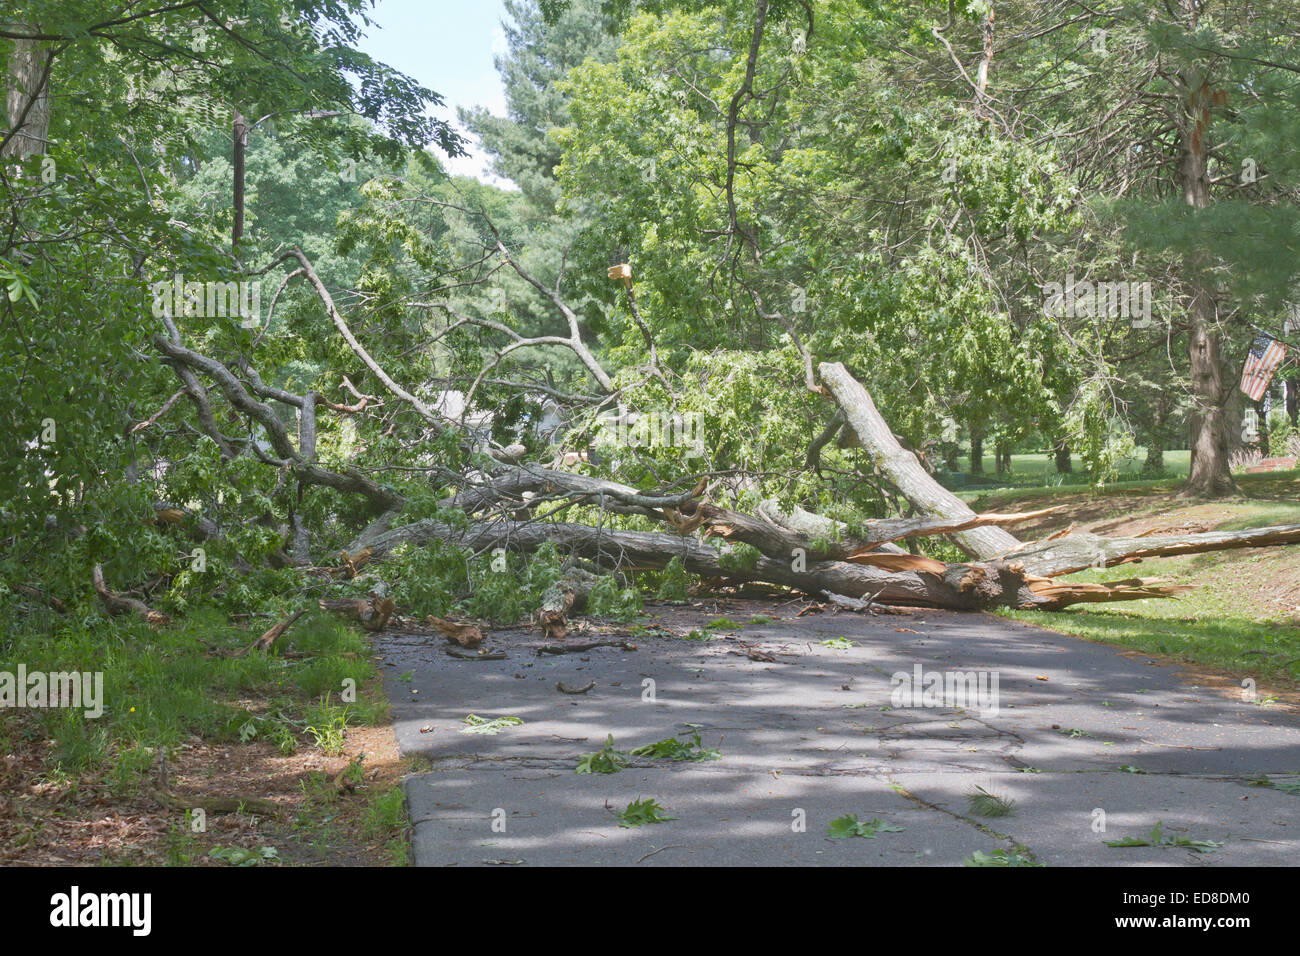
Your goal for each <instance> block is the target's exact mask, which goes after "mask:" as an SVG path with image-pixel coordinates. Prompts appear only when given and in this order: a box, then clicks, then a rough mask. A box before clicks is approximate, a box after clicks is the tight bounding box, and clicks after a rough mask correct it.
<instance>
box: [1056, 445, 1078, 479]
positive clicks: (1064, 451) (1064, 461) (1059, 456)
mask: <svg viewBox="0 0 1300 956" xmlns="http://www.w3.org/2000/svg"><path fill="white" fill-rule="evenodd" d="M1052 456H1053V457H1054V458H1055V459H1056V473H1057V474H1058V475H1068V474H1070V473H1071V472H1072V471H1074V466H1073V465H1072V464H1071V463H1070V443H1069V442H1068V441H1066V440H1065V439H1064V438H1058V439H1057V440H1056V441H1054V442H1053V443H1052Z"/></svg>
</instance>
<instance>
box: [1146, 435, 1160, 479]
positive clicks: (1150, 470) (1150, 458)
mask: <svg viewBox="0 0 1300 956" xmlns="http://www.w3.org/2000/svg"><path fill="white" fill-rule="evenodd" d="M1142 473H1143V474H1144V475H1163V474H1164V473H1165V443H1164V442H1163V441H1162V440H1161V439H1159V438H1152V439H1151V440H1150V441H1149V442H1148V443H1147V460H1146V461H1145V462H1144V463H1143V465H1142Z"/></svg>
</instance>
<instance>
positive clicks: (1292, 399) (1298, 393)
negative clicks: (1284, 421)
mask: <svg viewBox="0 0 1300 956" xmlns="http://www.w3.org/2000/svg"><path fill="white" fill-rule="evenodd" d="M1282 387H1283V388H1285V389H1286V413H1287V416H1288V417H1290V419H1291V427H1292V428H1300V379H1294V378H1293V379H1291V380H1290V381H1287V382H1283V383H1282Z"/></svg>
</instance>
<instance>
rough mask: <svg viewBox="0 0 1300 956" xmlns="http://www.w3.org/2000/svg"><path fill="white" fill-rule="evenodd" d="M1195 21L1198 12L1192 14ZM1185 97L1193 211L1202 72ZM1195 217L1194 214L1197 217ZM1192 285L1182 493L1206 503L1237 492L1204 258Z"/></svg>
mask: <svg viewBox="0 0 1300 956" xmlns="http://www.w3.org/2000/svg"><path fill="white" fill-rule="evenodd" d="M1191 15H1192V16H1193V17H1195V12H1194V11H1192V14H1191ZM1182 81H1183V84H1182V92H1183V95H1184V103H1185V104H1186V108H1185V109H1184V110H1182V111H1181V112H1180V114H1179V122H1178V126H1179V136H1180V140H1181V142H1180V146H1181V150H1182V156H1181V157H1180V160H1179V164H1178V176H1179V185H1180V187H1181V189H1182V193H1183V201H1184V202H1185V203H1187V205H1189V206H1191V207H1192V208H1193V209H1204V208H1205V207H1207V206H1208V205H1209V204H1210V182H1209V176H1208V171H1207V167H1206V156H1207V150H1208V146H1209V144H1208V138H1209V133H1210V130H1209V127H1210V101H1211V98H1212V94H1211V92H1210V88H1209V84H1208V83H1207V82H1206V81H1205V80H1204V79H1203V78H1202V77H1201V76H1200V74H1199V73H1198V72H1195V71H1192V70H1188V71H1186V72H1185V73H1184V74H1183V75H1182ZM1193 215H1194V214H1193ZM1184 263H1185V268H1186V271H1187V274H1188V277H1189V280H1190V282H1191V285H1192V304H1191V308H1190V309H1189V310H1188V316H1187V319H1188V326H1189V331H1188V336H1187V355H1188V360H1189V363H1190V369H1191V380H1192V398H1193V400H1194V401H1195V403H1196V405H1195V408H1194V409H1193V410H1192V414H1191V416H1190V425H1191V436H1190V443H1191V449H1192V466H1191V473H1190V474H1189V475H1188V477H1187V483H1186V485H1184V491H1185V492H1187V493H1190V494H1193V495H1198V496H1201V497H1206V498H1218V497H1222V496H1224V495H1230V494H1235V493H1236V492H1237V486H1236V483H1235V482H1233V480H1232V474H1231V472H1230V471H1229V470H1228V454H1227V446H1226V442H1225V441H1224V439H1225V437H1226V433H1225V431H1224V425H1225V423H1224V420H1223V402H1224V398H1225V391H1224V388H1223V359H1222V357H1221V355H1220V352H1219V336H1218V332H1217V330H1216V329H1215V328H1214V321H1215V315H1216V312H1217V309H1216V305H1215V301H1214V296H1213V294H1212V293H1211V291H1210V289H1209V288H1208V287H1207V286H1206V280H1205V278H1204V272H1205V270H1204V268H1203V267H1204V266H1205V265H1206V262H1205V256H1204V254H1203V253H1193V254H1190V255H1188V256H1187V257H1186V258H1185V259H1184Z"/></svg>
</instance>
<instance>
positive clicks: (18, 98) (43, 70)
mask: <svg viewBox="0 0 1300 956" xmlns="http://www.w3.org/2000/svg"><path fill="white" fill-rule="evenodd" d="M52 62H53V57H52V56H51V54H50V52H49V51H48V50H47V49H45V48H44V47H42V46H41V45H40V43H39V41H36V40H14V41H13V49H12V51H11V52H10V54H9V89H8V91H7V96H6V104H5V105H6V106H7V107H8V111H9V132H8V134H7V137H6V139H7V142H5V144H4V148H3V150H0V156H3V157H4V158H6V159H9V158H13V159H27V158H28V157H29V156H39V155H42V154H44V153H45V152H46V150H47V148H48V146H49V136H50V68H51V66H52Z"/></svg>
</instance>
